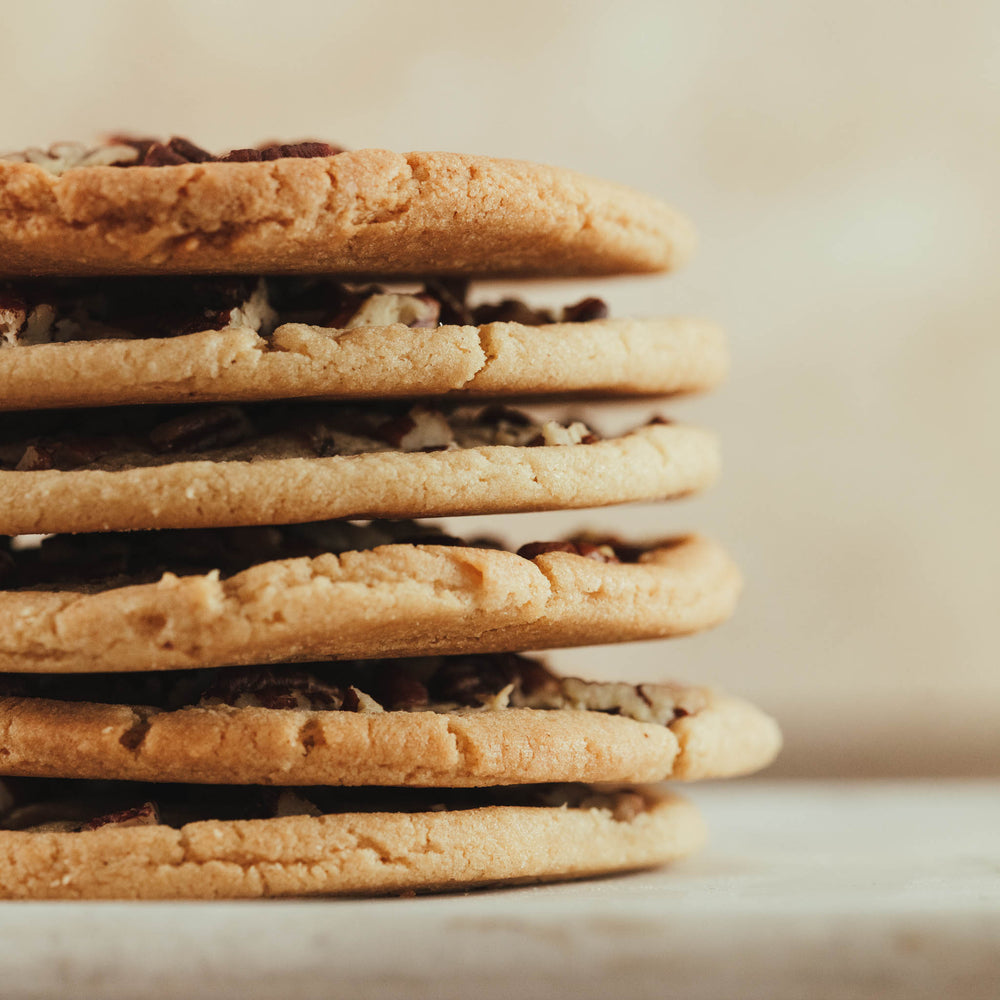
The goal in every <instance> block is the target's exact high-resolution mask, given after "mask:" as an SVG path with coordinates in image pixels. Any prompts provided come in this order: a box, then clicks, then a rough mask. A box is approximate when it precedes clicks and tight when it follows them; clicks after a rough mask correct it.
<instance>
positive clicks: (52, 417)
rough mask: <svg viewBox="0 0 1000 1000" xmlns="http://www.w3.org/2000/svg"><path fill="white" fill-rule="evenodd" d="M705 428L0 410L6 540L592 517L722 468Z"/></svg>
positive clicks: (419, 409) (441, 414)
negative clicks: (602, 431)
mask: <svg viewBox="0 0 1000 1000" xmlns="http://www.w3.org/2000/svg"><path fill="white" fill-rule="evenodd" d="M718 466H719V456H718V448H717V445H716V439H715V437H714V435H712V434H711V433H710V432H708V431H704V430H700V429H696V428H693V427H684V426H681V425H672V424H666V423H663V422H654V423H652V424H649V425H647V426H645V427H641V428H639V429H638V430H635V431H633V432H631V433H628V434H625V435H623V436H621V437H618V438H612V439H608V440H602V439H601V438H600V437H599V435H598V434H596V433H595V432H594V431H593V429H592V428H590V427H588V426H587V425H586V424H584V423H582V422H580V421H572V422H567V423H559V422H557V421H546V422H543V423H538V422H535V421H533V420H532V419H531V418H530V417H527V416H526V415H524V414H522V413H520V412H518V411H512V410H509V409H506V408H503V407H489V408H486V409H483V410H473V409H471V408H469V409H464V408H459V409H457V410H454V411H450V412H446V411H444V410H442V409H440V408H437V407H434V406H430V405H428V404H418V405H415V406H411V407H409V408H405V407H400V406H398V405H397V406H396V407H393V406H392V405H391V404H388V403H383V404H375V403H370V404H367V405H366V406H364V407H362V406H343V405H337V404H326V403H322V404H321V403H312V404H305V403H298V404H291V403H288V404H283V403H281V404H279V403H275V404H267V403H259V404H254V405H249V404H248V405H244V406H235V405H228V406H218V407H206V406H201V407H190V408H187V409H184V408H181V409H178V408H176V407H168V408H160V407H155V406H141V407H132V408H129V407H118V408H110V409H104V410H82V411H73V410H55V411H51V410H50V411H43V412H37V413H36V412H32V413H24V414H22V413H6V414H0V534H6V535H18V534H34V533H46V534H47V533H53V532H85V531H128V530H134V529H143V528H205V527H219V526H231V525H253V524H285V523H292V522H303V521H316V520H325V519H329V518H352V517H353V518H360V517H388V518H405V517H424V516H430V517H436V516H444V515H458V514H486V513H502V512H515V511H533V510H558V509H568V508H580V507H595V506H604V505H608V504H616V503H626V502H630V501H639V500H654V499H663V498H666V497H674V496H681V495H684V494H687V493H691V492H693V491H696V490H699V489H701V488H703V487H705V486H707V485H709V484H710V483H711V482H712V480H713V479H714V478H715V476H716V474H717V472H718Z"/></svg>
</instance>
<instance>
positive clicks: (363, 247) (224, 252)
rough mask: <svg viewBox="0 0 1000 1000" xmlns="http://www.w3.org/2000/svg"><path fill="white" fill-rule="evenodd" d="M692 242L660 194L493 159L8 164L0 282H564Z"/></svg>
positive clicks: (649, 265)
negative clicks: (170, 277)
mask: <svg viewBox="0 0 1000 1000" xmlns="http://www.w3.org/2000/svg"><path fill="white" fill-rule="evenodd" d="M20 158H21V159H22V160H24V159H25V158H26V157H24V156H23V155H22V156H21V157H20ZM16 159H17V157H16V156H15V157H14V160H16ZM85 159H86V158H82V159H80V160H78V161H77V162H84V160H85ZM97 159H99V157H98V158H97ZM89 162H90V163H94V162H96V159H94V158H91V159H90V160H89ZM119 162H120V161H119ZM49 165H51V164H49ZM693 243H694V236H693V230H692V228H691V225H690V223H689V222H688V221H687V220H686V219H685V218H684V217H683V216H681V215H680V214H679V213H677V212H676V211H674V210H673V209H672V208H670V207H668V206H667V205H665V204H663V203H662V202H660V201H658V200H657V199H655V198H651V197H649V196H647V195H643V194H639V193H638V192H635V191H632V190H630V189H629V188H626V187H624V186H622V185H619V184H613V183H610V182H608V181H601V180H596V179H593V178H589V177H584V176H582V175H581V174H577V173H574V172H572V171H569V170H562V169H559V168H555V167H548V166H541V165H537V164H532V163H523V162H518V161H515V160H502V159H492V158H489V157H484V156H465V155H460V154H455V153H407V154H400V153H392V152H389V151H387V150H379V149H368V150H359V151H357V152H343V153H339V154H335V155H332V156H307V157H282V158H278V159H274V160H268V161H262V162H228V163H212V162H201V163H181V164H178V165H165V166H157V167H153V166H134V167H121V166H89V165H82V166H73V167H72V168H71V169H67V170H65V172H63V173H52V172H49V170H47V169H46V168H45V166H43V165H39V164H38V163H33V162H14V161H12V159H11V158H10V157H8V158H7V159H6V160H0V277H4V276H12V275H102V274H166V273H171V274H290V273H317V274H318V273H334V274H397V275H407V274H487V275H490V276H498V275H523V276H564V277H569V276H572V275H584V274H595V275H596V274H620V273H641V272H648V271H662V270H667V269H669V268H672V267H675V266H677V265H678V264H680V263H681V262H682V261H683V260H684V259H685V258H686V257H687V256H688V255H689V253H690V251H691V249H692V247H693Z"/></svg>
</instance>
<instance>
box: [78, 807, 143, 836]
mask: <svg viewBox="0 0 1000 1000" xmlns="http://www.w3.org/2000/svg"><path fill="white" fill-rule="evenodd" d="M159 823H160V810H159V809H158V808H157V806H156V803H155V802H144V803H143V804H142V805H141V806H133V807H132V808H131V809H122V810H121V811H120V812H113V813H108V814H107V815H105V816H97V817H95V818H94V819H92V820H90V821H89V822H88V823H84V824H83V826H82V827H81V829H82V830H99V829H100V828H101V827H102V826H158V825H159Z"/></svg>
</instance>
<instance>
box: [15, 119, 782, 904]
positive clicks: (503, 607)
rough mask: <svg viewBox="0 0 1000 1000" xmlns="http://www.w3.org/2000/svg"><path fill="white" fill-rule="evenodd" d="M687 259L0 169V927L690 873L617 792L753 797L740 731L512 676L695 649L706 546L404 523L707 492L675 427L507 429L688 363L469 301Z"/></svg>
mask: <svg viewBox="0 0 1000 1000" xmlns="http://www.w3.org/2000/svg"><path fill="white" fill-rule="evenodd" d="M691 242H692V237H691V231H690V227H689V226H688V224H687V223H686V222H685V220H684V219H683V218H682V217H680V216H679V215H677V214H676V213H675V212H673V211H672V210H670V209H669V208H667V207H666V206H664V205H662V204H660V203H659V202H657V201H655V200H653V199H650V198H647V197H644V196H642V195H639V194H636V193H635V192H632V191H630V190H627V189H625V188H622V187H619V186H616V185H613V184H609V183H605V182H601V181H596V180H592V179H589V178H585V177H581V176H579V175H577V174H573V173H570V172H568V171H562V170H556V169H552V168H547V167H541V166H534V165H530V164H524V163H517V162H513V161H506V160H493V159H487V158H482V157H470V156H459V155H451V154H424V153H414V154H409V155H405V156H403V155H398V154H395V153H390V152H386V151H380V150H365V151H361V152H343V151H341V150H338V149H336V148H333V147H330V146H328V145H326V144H324V143H316V142H308V143H298V144H295V145H287V146H285V145H270V146H264V147H258V148H255V149H240V150H235V151H233V152H231V153H229V154H227V155H225V156H222V157H217V156H213V155H210V154H209V153H207V152H206V151H205V150H203V149H200V148H199V147H197V146H195V145H194V144H192V143H190V142H188V141H186V140H182V139H176V138H175V139H172V140H170V141H169V142H168V143H160V142H155V141H153V140H139V139H135V138H130V137H122V138H116V139H113V140H110V141H109V142H107V143H106V144H104V145H101V146H98V147H96V148H88V147H84V146H79V145H75V144H60V145H58V146H54V147H52V148H51V149H50V150H48V151H47V152H46V151H41V150H28V151H25V152H23V153H18V154H13V155H9V156H6V157H3V158H0V410H2V411H3V412H0V671H2V672H3V673H2V676H0V775H2V778H0V829H2V831H3V832H0V897H3V898H98V897H104V898H178V897H195V898H198V897H200V898H215V897H253V896H263V895H301V894H356V893H386V892H389V893H392V892H407V891H414V890H418V891H423V890H430V889H455V888H464V887H468V886H476V885H486V884H493V883H507V882H520V881H536V880H545V879H559V878H574V877H581V876H585V875H592V874H599V873H606V872H613V871H624V870H629V869H636V868H642V867H647V866H650V865H657V864H661V863H663V862H666V861H669V860H671V859H673V858H676V857H679V856H682V855H684V854H686V853H688V852H690V851H692V850H694V849H695V848H697V847H698V846H699V844H700V843H701V841H702V839H703V828H702V823H701V820H700V819H699V817H698V815H697V813H696V811H695V810H694V808H693V807H692V806H691V805H690V804H688V803H687V802H685V801H684V800H683V799H682V798H680V797H678V796H676V795H674V794H673V793H672V792H664V791H662V790H661V789H657V788H653V787H651V786H650V784H649V783H658V782H660V781H662V780H663V779H666V778H676V779H682V780H690V779H696V778H708V777H719V776H728V775H735V774H741V773H745V772H748V771H752V770H754V769H756V768H759V767H761V766H763V765H765V764H767V763H768V762H769V761H770V760H771V759H772V758H773V756H774V754H775V753H776V752H777V749H778V745H779V742H780V737H779V735H778V731H777V728H776V727H775V725H774V723H773V721H772V720H771V719H769V718H768V717H767V716H765V715H764V714H763V713H761V712H759V711H758V710H757V709H755V708H753V707H752V706H750V705H748V704H747V703H745V702H743V701H740V700H739V699H736V698H731V697H727V696H724V695H722V694H720V693H719V692H717V691H713V690H711V689H708V688H703V687H687V686H682V685H680V684H674V683H646V684H633V683H623V682H620V681H615V682H610V681H609V682H593V681H584V680H580V679H575V678H572V677H560V676H557V675H556V674H554V673H553V672H552V671H550V670H549V669H548V668H547V667H546V666H545V664H544V662H543V660H542V659H540V658H539V657H538V655H537V654H536V653H534V652H530V651H536V650H545V649H551V648H559V647H569V646H580V645H590V644H597V643H621V642H628V641H630V640H637V639H650V638H657V637H669V636H675V635H681V634H686V633H691V632H694V631H696V630H699V629H703V628H706V627H709V626H712V625H715V624H717V623H719V622H721V621H722V620H723V619H725V618H726V617H727V616H728V615H729V614H730V612H731V610H732V608H733V605H734V602H735V600H736V597H737V591H738V589H739V575H738V573H737V570H736V568H735V567H734V566H733V564H732V562H731V561H730V560H729V558H728V556H727V555H726V554H725V552H724V551H723V550H722V548H721V547H720V546H719V545H717V544H716V543H714V542H713V541H711V540H709V539H707V538H704V537H698V536H687V537H674V538H668V539H661V540H656V541H642V540H636V539H622V538H618V537H602V536H592V535H579V536H574V537H571V538H568V539H556V540H552V539H543V540H540V541H534V542H529V543H528V544H525V545H522V546H521V547H520V548H518V549H516V550H510V549H508V548H506V547H504V545H503V544H501V543H500V542H498V541H496V540H494V539H491V538H458V537H454V536H452V535H450V534H445V533H444V532H443V531H442V530H440V528H438V527H436V526H435V523H434V522H433V521H424V522H419V521H415V520H412V519H414V518H435V517H441V516H458V515H465V514H487V513H511V512H517V511H539V510H561V509H562V510H566V509H573V508H586V507H593V506H599V505H609V504H620V503H627V502H634V501H651V500H663V499H667V498H670V497H676V496H680V495H683V494H688V493H691V492H693V491H696V490H700V489H701V488H703V487H705V486H707V485H708V484H709V483H710V482H711V481H712V479H713V478H714V477H715V475H716V472H717V470H718V462H719V460H718V454H717V447H716V442H715V439H714V437H713V436H712V435H711V434H709V433H707V432H705V431H703V430H700V429H697V428H693V427H686V426H681V425H678V424H674V423H671V422H669V421H666V420H663V419H660V418H656V419H654V420H652V421H651V422H650V423H647V424H646V425H645V426H641V427H638V428H636V429H635V430H633V431H631V432H630V433H626V434H624V435H621V436H617V437H611V438H603V437H602V436H601V434H600V433H599V431H598V430H597V429H596V428H594V427H591V426H589V425H587V424H585V423H583V422H581V421H580V420H576V419H573V418H572V417H571V416H566V417H565V419H540V418H538V417H536V416H534V415H532V413H531V412H530V410H529V412H526V411H525V410H524V409H522V408H513V407H512V406H511V400H515V402H517V401H522V402H523V400H525V399H528V400H529V401H534V400H536V399H538V398H544V400H545V401H546V402H547V403H548V404H552V403H560V404H571V403H572V402H573V401H574V400H580V399H585V398H594V397H620V398H627V397H650V396H659V395H666V394H671V393H678V392H692V391H697V390H704V389H707V388H710V387H712V386H713V385H715V384H716V383H717V382H718V381H719V380H720V379H721V377H722V376H723V374H724V372H725V367H726V354H725V347H724V344H723V342H722V339H721V335H720V333H719V331H718V330H717V329H716V328H715V327H714V326H712V325H711V324H708V323H705V322H702V321H697V320H691V319H680V318H674V319H659V320H633V319H613V318H609V317H608V310H607V307H606V305H605V304H604V302H602V301H601V300H599V299H596V298H592V297H587V296H584V297H582V298H581V299H580V300H579V301H577V302H575V303H574V304H570V305H567V306H565V307H562V308H556V309H554V310H552V311H550V310H548V309H539V308H535V307H533V306H530V305H528V304H526V303H525V302H522V301H520V300H515V299H505V300H503V301H499V302H493V301H485V302H483V301H477V299H476V298H475V296H474V295H472V294H470V291H469V279H470V278H475V277H484V276H485V277H501V276H502V277H512V276H518V277H572V276H584V275H610V274H617V273H624V272H633V273H639V272H648V271H657V270H666V269H669V268H670V267H672V266H674V265H675V264H677V263H679V262H680V261H681V260H682V259H683V258H684V257H685V255H686V254H687V253H688V251H689V248H690V246H691ZM39 536H44V537H43V538H41V539H40V538H39ZM618 659H621V657H618Z"/></svg>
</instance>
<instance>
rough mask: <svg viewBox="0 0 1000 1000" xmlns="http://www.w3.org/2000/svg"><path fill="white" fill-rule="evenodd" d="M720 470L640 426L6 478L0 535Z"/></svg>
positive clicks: (625, 495) (709, 440)
mask: <svg viewBox="0 0 1000 1000" xmlns="http://www.w3.org/2000/svg"><path fill="white" fill-rule="evenodd" d="M95 169H96V168H95ZM108 169H110V168H108ZM135 169H147V168H135ZM149 169H153V168H149ZM156 169H160V168H156ZM718 470H719V452H718V444H717V441H716V438H715V436H714V435H713V434H712V433H710V432H709V431H705V430H701V429H699V428H694V427H685V426H681V425H677V424H649V425H647V426H645V427H641V428H639V429H638V430H636V431H633V432H631V433H630V434H626V435H624V436H622V437H618V438H610V439H606V440H601V441H598V442H596V443H594V444H581V445H564V446H550V447H535V448H532V447H513V446H508V445H499V446H498V445H493V446H484V447H478V448H477V447H470V448H459V449H456V450H453V451H438V452H398V451H391V452H377V453H372V454H362V455H346V456H345V455H338V456H334V457H331V458H279V459H261V460H258V461H242V462H239V461H208V460H193V461H179V462H172V463H170V464H164V465H152V466H140V467H133V468H126V469H121V470H115V471H111V470H100V469H75V470H71V471H65V472H64V471H58V470H51V469H49V470H40V471H35V472H17V471H4V472H0V534H4V535H23V534H35V533H58V532H81V531H131V530H135V529H142V528H211V527H229V526H235V525H250V524H294V523H301V522H304V521H324V520H330V519H335V518H369V517H385V518H407V517H439V516H448V515H459V514H490V513H514V512H517V511H538V510H563V509H573V508H580V507H600V506H606V505H610V504H616V503H627V502H631V501H641V500H660V499H665V498H667V497H676V496H681V495H684V494H687V493H692V492H695V491H697V490H700V489H703V488H705V487H707V486H708V485H710V484H711V482H712V481H713V480H714V479H715V477H716V475H717V474H718Z"/></svg>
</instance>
